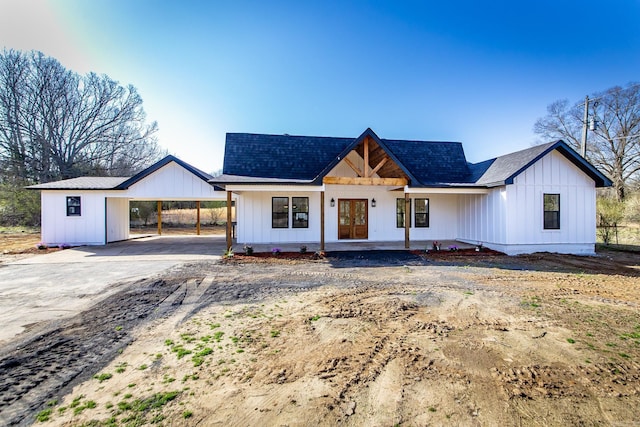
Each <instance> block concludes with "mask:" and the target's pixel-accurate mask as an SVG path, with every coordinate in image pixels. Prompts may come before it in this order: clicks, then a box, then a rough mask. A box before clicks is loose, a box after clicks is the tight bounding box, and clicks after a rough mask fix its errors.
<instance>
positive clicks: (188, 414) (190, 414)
mask: <svg viewBox="0 0 640 427" xmlns="http://www.w3.org/2000/svg"><path fill="white" fill-rule="evenodd" d="M192 416H193V412H192V411H184V412H183V413H182V418H184V419H185V420H186V419H187V418H191V417H192Z"/></svg>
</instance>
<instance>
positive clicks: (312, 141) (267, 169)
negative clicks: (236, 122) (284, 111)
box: [216, 133, 354, 181]
mask: <svg viewBox="0 0 640 427" xmlns="http://www.w3.org/2000/svg"><path fill="white" fill-rule="evenodd" d="M353 140H354V139H353V138H329V137H318V136H291V135H259V134H251V133H228V134H227V141H226V145H225V150H224V168H223V170H222V173H223V174H224V175H237V176H245V177H254V178H278V179H282V180H307V181H311V180H313V179H315V178H316V177H317V176H318V175H319V174H320V172H322V170H323V169H324V168H325V167H326V166H327V165H328V164H329V163H331V162H332V161H333V160H334V159H335V158H336V157H338V155H339V154H340V153H341V152H342V151H343V150H344V148H345V147H346V146H347V145H349V144H350V143H351V142H353ZM216 181H217V179H216Z"/></svg>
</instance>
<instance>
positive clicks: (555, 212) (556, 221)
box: [543, 194, 560, 230]
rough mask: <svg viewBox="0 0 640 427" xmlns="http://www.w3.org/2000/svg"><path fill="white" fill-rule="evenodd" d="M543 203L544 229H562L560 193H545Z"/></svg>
mask: <svg viewBox="0 0 640 427" xmlns="http://www.w3.org/2000/svg"><path fill="white" fill-rule="evenodd" d="M543 204H544V229H545V230H559V229H560V195H559V194H545V195H544V202H543Z"/></svg>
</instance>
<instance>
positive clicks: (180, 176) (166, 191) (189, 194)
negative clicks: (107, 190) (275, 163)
mask: <svg viewBox="0 0 640 427" xmlns="http://www.w3.org/2000/svg"><path fill="white" fill-rule="evenodd" d="M123 195H125V196H126V197H128V198H130V199H134V200H193V201H195V200H214V199H217V200H226V195H225V192H224V191H215V188H214V187H213V186H212V185H210V184H209V183H207V182H206V181H204V180H202V179H200V178H199V177H197V176H196V175H194V174H192V173H191V172H189V171H188V170H187V169H185V168H183V167H182V166H180V165H179V164H177V163H175V162H170V163H168V164H166V165H164V166H163V167H161V168H160V169H158V170H156V171H155V172H153V173H152V174H150V175H149V176H147V177H145V178H143V179H141V180H140V181H138V182H136V183H135V184H133V185H131V187H129V188H128V189H127V191H126V194H123Z"/></svg>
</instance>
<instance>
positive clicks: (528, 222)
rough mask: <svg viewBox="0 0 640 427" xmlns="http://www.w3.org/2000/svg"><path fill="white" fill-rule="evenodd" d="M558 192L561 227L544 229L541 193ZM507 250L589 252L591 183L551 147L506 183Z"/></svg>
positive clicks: (593, 223)
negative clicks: (550, 150)
mask: <svg viewBox="0 0 640 427" xmlns="http://www.w3.org/2000/svg"><path fill="white" fill-rule="evenodd" d="M545 193H546V194H560V229H559V230H545V229H544V226H543V225H544V222H543V217H544V210H543V209H544V208H543V195H544V194H545ZM506 197H507V200H508V206H507V221H506V226H507V241H506V244H507V245H509V247H510V248H509V250H507V251H506V252H507V253H509V254H515V253H525V252H536V251H549V252H560V253H575V254H593V253H594V252H595V241H596V191H595V183H594V181H593V180H592V179H590V178H589V177H588V176H586V175H585V174H584V173H583V172H582V171H581V170H580V169H578V168H577V167H576V166H575V165H573V164H572V163H571V162H570V161H568V160H567V159H566V158H565V157H564V156H562V155H561V154H559V153H557V152H555V151H553V152H551V153H549V154H548V155H546V156H545V157H543V158H542V159H540V160H539V161H538V162H536V163H535V164H534V165H533V166H531V167H530V168H528V169H527V170H526V171H524V172H523V173H521V174H520V175H518V176H517V177H516V178H515V180H514V183H513V184H512V185H508V186H507V187H506Z"/></svg>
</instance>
